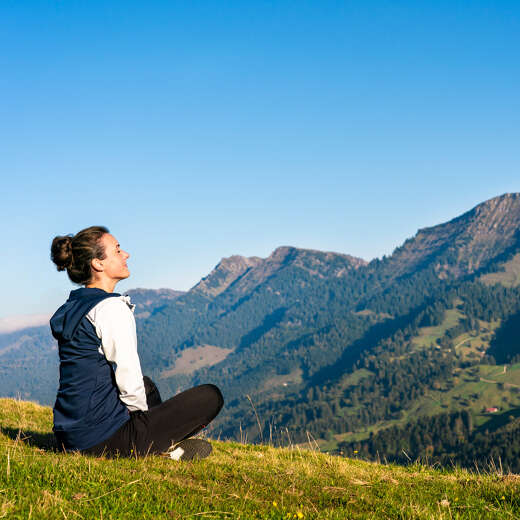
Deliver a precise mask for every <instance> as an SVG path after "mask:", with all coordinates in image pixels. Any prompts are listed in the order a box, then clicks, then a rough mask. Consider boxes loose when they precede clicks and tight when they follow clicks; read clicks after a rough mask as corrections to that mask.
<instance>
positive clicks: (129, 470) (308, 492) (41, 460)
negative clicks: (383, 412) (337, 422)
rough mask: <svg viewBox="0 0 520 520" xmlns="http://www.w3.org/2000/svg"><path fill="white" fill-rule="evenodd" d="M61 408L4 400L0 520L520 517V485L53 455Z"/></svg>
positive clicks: (434, 474) (448, 474) (351, 465)
mask: <svg viewBox="0 0 520 520" xmlns="http://www.w3.org/2000/svg"><path fill="white" fill-rule="evenodd" d="M51 415H52V414H51V410H50V409H49V408H45V407H41V406H39V405H35V404H33V403H28V402H21V401H16V400H11V399H0V428H1V433H0V518H9V519H28V518H31V519H41V518H45V519H54V518H56V519H58V518H59V519H72V518H84V519H90V518H103V519H105V520H106V519H116V518H125V519H134V518H135V519H142V518H154V519H155V518H158V519H162V518H164V519H172V518H173V519H271V520H276V519H280V520H281V519H289V518H294V519H298V518H304V519H306V518H308V519H318V518H319V519H338V520H339V519H341V520H343V519H346V518H352V519H355V518H425V519H426V518H428V519H432V518H438V519H449V518H450V519H451V518H468V519H480V518H489V519H494V518H495V519H502V518H517V517H518V516H519V515H520V478H518V476H516V475H505V474H502V473H501V472H500V471H499V470H496V471H493V472H489V473H480V474H473V473H469V472H466V471H463V470H458V469H454V470H451V471H448V470H445V471H439V470H434V469H432V468H429V467H425V466H422V465H419V464H413V465H410V466H408V467H399V466H392V465H381V464H375V463H368V462H363V461H360V460H355V459H344V458H339V457H331V456H328V455H325V454H322V453H319V452H317V451H315V450H314V449H313V446H312V445H311V444H309V446H308V447H307V449H303V448H299V447H296V446H292V447H289V448H284V449H280V448H274V447H270V446H265V445H262V446H252V445H246V444H239V443H228V442H214V447H215V449H214V454H213V455H212V456H211V457H210V458H208V459H205V460H203V461H197V462H189V463H178V462H173V461H171V460H170V459H167V458H163V457H158V456H150V457H147V458H144V459H115V460H108V459H104V458H93V457H86V456H81V455H78V454H59V453H55V452H53V451H52V434H51Z"/></svg>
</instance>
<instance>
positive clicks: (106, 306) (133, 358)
mask: <svg viewBox="0 0 520 520" xmlns="http://www.w3.org/2000/svg"><path fill="white" fill-rule="evenodd" d="M134 307H135V305H132V303H131V302H130V297H129V296H119V297H117V296H114V297H111V298H105V299H104V300H102V301H101V302H100V303H98V304H97V305H96V306H95V307H93V308H92V309H91V310H90V312H89V313H88V314H87V319H88V320H89V321H90V323H92V325H93V326H94V328H95V330H96V334H97V335H98V337H99V339H100V340H101V346H100V347H99V351H100V353H101V354H103V355H104V356H105V357H106V358H107V360H108V361H109V362H110V363H111V364H112V367H113V368H114V371H115V378H116V384H117V387H118V389H119V398H120V399H121V401H123V403H124V404H125V405H126V407H127V408H128V410H129V411H131V412H133V411H136V410H142V411H146V410H148V405H147V404H146V393H145V390H144V382H143V373H142V372H141V363H140V362H139V355H138V353H137V334H136V329H135V318H134Z"/></svg>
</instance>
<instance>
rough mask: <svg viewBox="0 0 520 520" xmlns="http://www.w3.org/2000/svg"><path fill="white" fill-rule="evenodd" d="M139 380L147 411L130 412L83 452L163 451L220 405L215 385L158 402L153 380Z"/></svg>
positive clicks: (194, 430) (125, 454)
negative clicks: (102, 439) (110, 434)
mask: <svg viewBox="0 0 520 520" xmlns="http://www.w3.org/2000/svg"><path fill="white" fill-rule="evenodd" d="M143 379H144V384H145V390H146V401H147V404H148V411H147V412H141V411H137V412H131V413H130V419H129V420H128V421H127V422H126V423H125V424H123V426H121V428H119V430H117V431H116V432H115V433H114V434H113V435H112V436H111V437H109V438H108V439H106V440H104V441H103V442H100V443H99V444H96V445H95V446H93V447H92V448H88V449H86V450H83V453H88V454H91V455H103V454H104V455H107V456H109V457H110V456H115V455H119V456H121V457H131V456H134V455H146V454H147V453H162V452H165V451H166V450H167V449H168V448H169V447H170V446H171V445H172V444H174V443H176V442H179V441H181V440H183V439H186V438H188V437H191V436H192V435H195V434H196V433H197V432H199V431H200V430H202V428H204V427H205V426H207V425H208V424H209V423H210V422H211V421H212V420H213V419H214V418H215V417H216V416H217V415H218V413H219V412H220V410H221V408H222V406H223V405H224V398H223V397H222V394H221V393H220V390H219V389H218V388H217V387H216V386H215V385H201V386H196V387H194V388H190V389H189V390H186V391H184V392H181V393H180V394H177V395H175V396H174V397H172V398H170V399H168V400H167V401H164V402H162V400H161V396H160V394H159V390H158V389H157V387H156V386H155V384H154V383H153V381H152V380H151V379H150V378H148V377H146V376H144V378H143Z"/></svg>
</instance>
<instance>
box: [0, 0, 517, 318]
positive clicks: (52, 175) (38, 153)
mask: <svg viewBox="0 0 520 520" xmlns="http://www.w3.org/2000/svg"><path fill="white" fill-rule="evenodd" d="M0 49H2V50H1V51H0V70H1V73H0V99H1V102H0V172H1V179H2V191H1V194H2V200H1V204H0V217H1V219H2V239H3V251H2V255H1V258H0V269H1V273H2V274H1V276H2V285H3V289H4V291H3V298H2V300H1V303H0V318H5V317H7V316H11V315H16V314H29V313H46V312H52V311H53V310H54V309H55V308H56V307H57V306H58V305H59V304H61V303H62V301H64V299H65V298H66V296H67V294H68V292H69V290H70V289H71V288H72V285H71V284H70V282H69V281H68V279H67V277H66V275H65V274H64V273H57V272H56V271H55V269H54V266H53V265H52V264H51V262H50V260H49V245H50V242H51V239H52V237H53V236H55V235H56V234H65V233H74V232H77V231H78V230H80V229H81V228H83V227H86V226H89V225H93V224H102V225H106V226H108V227H109V228H110V230H111V231H112V232H113V233H114V235H115V236H116V237H117V238H118V239H119V240H120V242H121V244H122V246H123V247H124V248H125V249H127V250H128V251H129V252H130V253H131V255H132V256H131V258H130V260H129V266H130V269H131V272H132V276H131V278H130V279H129V280H127V281H125V282H123V283H122V284H121V286H120V287H119V288H120V289H121V290H125V289H129V288H133V287H150V288H158V287H171V288H177V289H188V288H189V287H191V286H192V285H194V284H195V283H196V282H197V281H198V280H199V279H200V278H201V277H202V276H204V275H206V274H207V273H208V272H209V271H210V270H211V269H212V268H213V267H214V266H215V265H216V264H217V263H218V261H219V260H220V259H221V258H222V257H225V256H229V255H232V254H241V255H247V256H252V255H255V256H267V255H269V254H270V253H271V251H272V250H273V249H275V248H276V247H277V246H280V245H294V246H298V247H306V248H314V249H322V250H331V251H338V252H344V253H350V254H352V255H355V256H361V257H363V258H365V259H371V258H374V257H376V256H382V255H383V254H389V253H391V252H392V250H393V249H394V248H395V247H397V246H398V245H400V244H401V243H402V242H403V241H404V240H405V239H406V238H407V237H410V236H412V235H413V234H414V233H415V232H416V231H417V229H418V228H421V227H426V226H431V225H435V224H438V223H440V222H443V221H446V220H449V219H450V218H452V217H455V216H457V215H459V214H460V213H462V212H464V211H466V210H468V209H470V208H471V207H473V206H474V205H476V204H478V203H479V202H481V201H483V200H486V199H488V198H491V197H493V196H496V195H500V194H502V193H504V192H514V191H520V151H519V150H520V147H519V143H520V106H519V105H520V96H519V85H520V72H519V67H520V64H519V56H520V2H518V1H507V0H502V1H499V2H498V1H497V2H492V1H488V2H483V1H472V2H467V1H464V2H461V1H455V0H450V1H449V2H448V1H439V0H435V1H429V2H425V1H417V0H414V1H412V0H410V1H372V2H370V1H369V2H365V1H350V2H349V1H346V0H345V1H339V2H331V1H326V0H319V1H318V0H317V1H314V2H308V1H302V0H298V1H291V2H289V1H283V0H281V1H254V0H250V1H242V2H231V1H229V2H224V1H222V0H220V1H215V2H208V1H193V2H174V1H164V2H159V1H151V2H143V1H129V0H125V1H119V2H118V1H111V2H100V1H89V2H87V1H84V2H77V1H71V0H67V1H55V2H53V1H45V2H43V1H42V2H37V1H30V0H26V1H24V2H20V1H7V0H6V1H3V2H2V3H1V5H0Z"/></svg>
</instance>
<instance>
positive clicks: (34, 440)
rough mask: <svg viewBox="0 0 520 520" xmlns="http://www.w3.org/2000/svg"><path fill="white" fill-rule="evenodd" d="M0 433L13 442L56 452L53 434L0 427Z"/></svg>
mask: <svg viewBox="0 0 520 520" xmlns="http://www.w3.org/2000/svg"><path fill="white" fill-rule="evenodd" d="M0 431H1V432H2V433H3V434H4V435H7V437H9V438H10V439H13V440H14V441H16V440H20V441H22V442H24V443H25V444H26V445H28V446H32V447H35V448H40V449H41V450H45V451H57V450H58V445H57V443H56V437H54V434H53V433H41V432H32V431H24V430H19V429H17V428H7V427H5V426H2V427H1V428H0Z"/></svg>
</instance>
